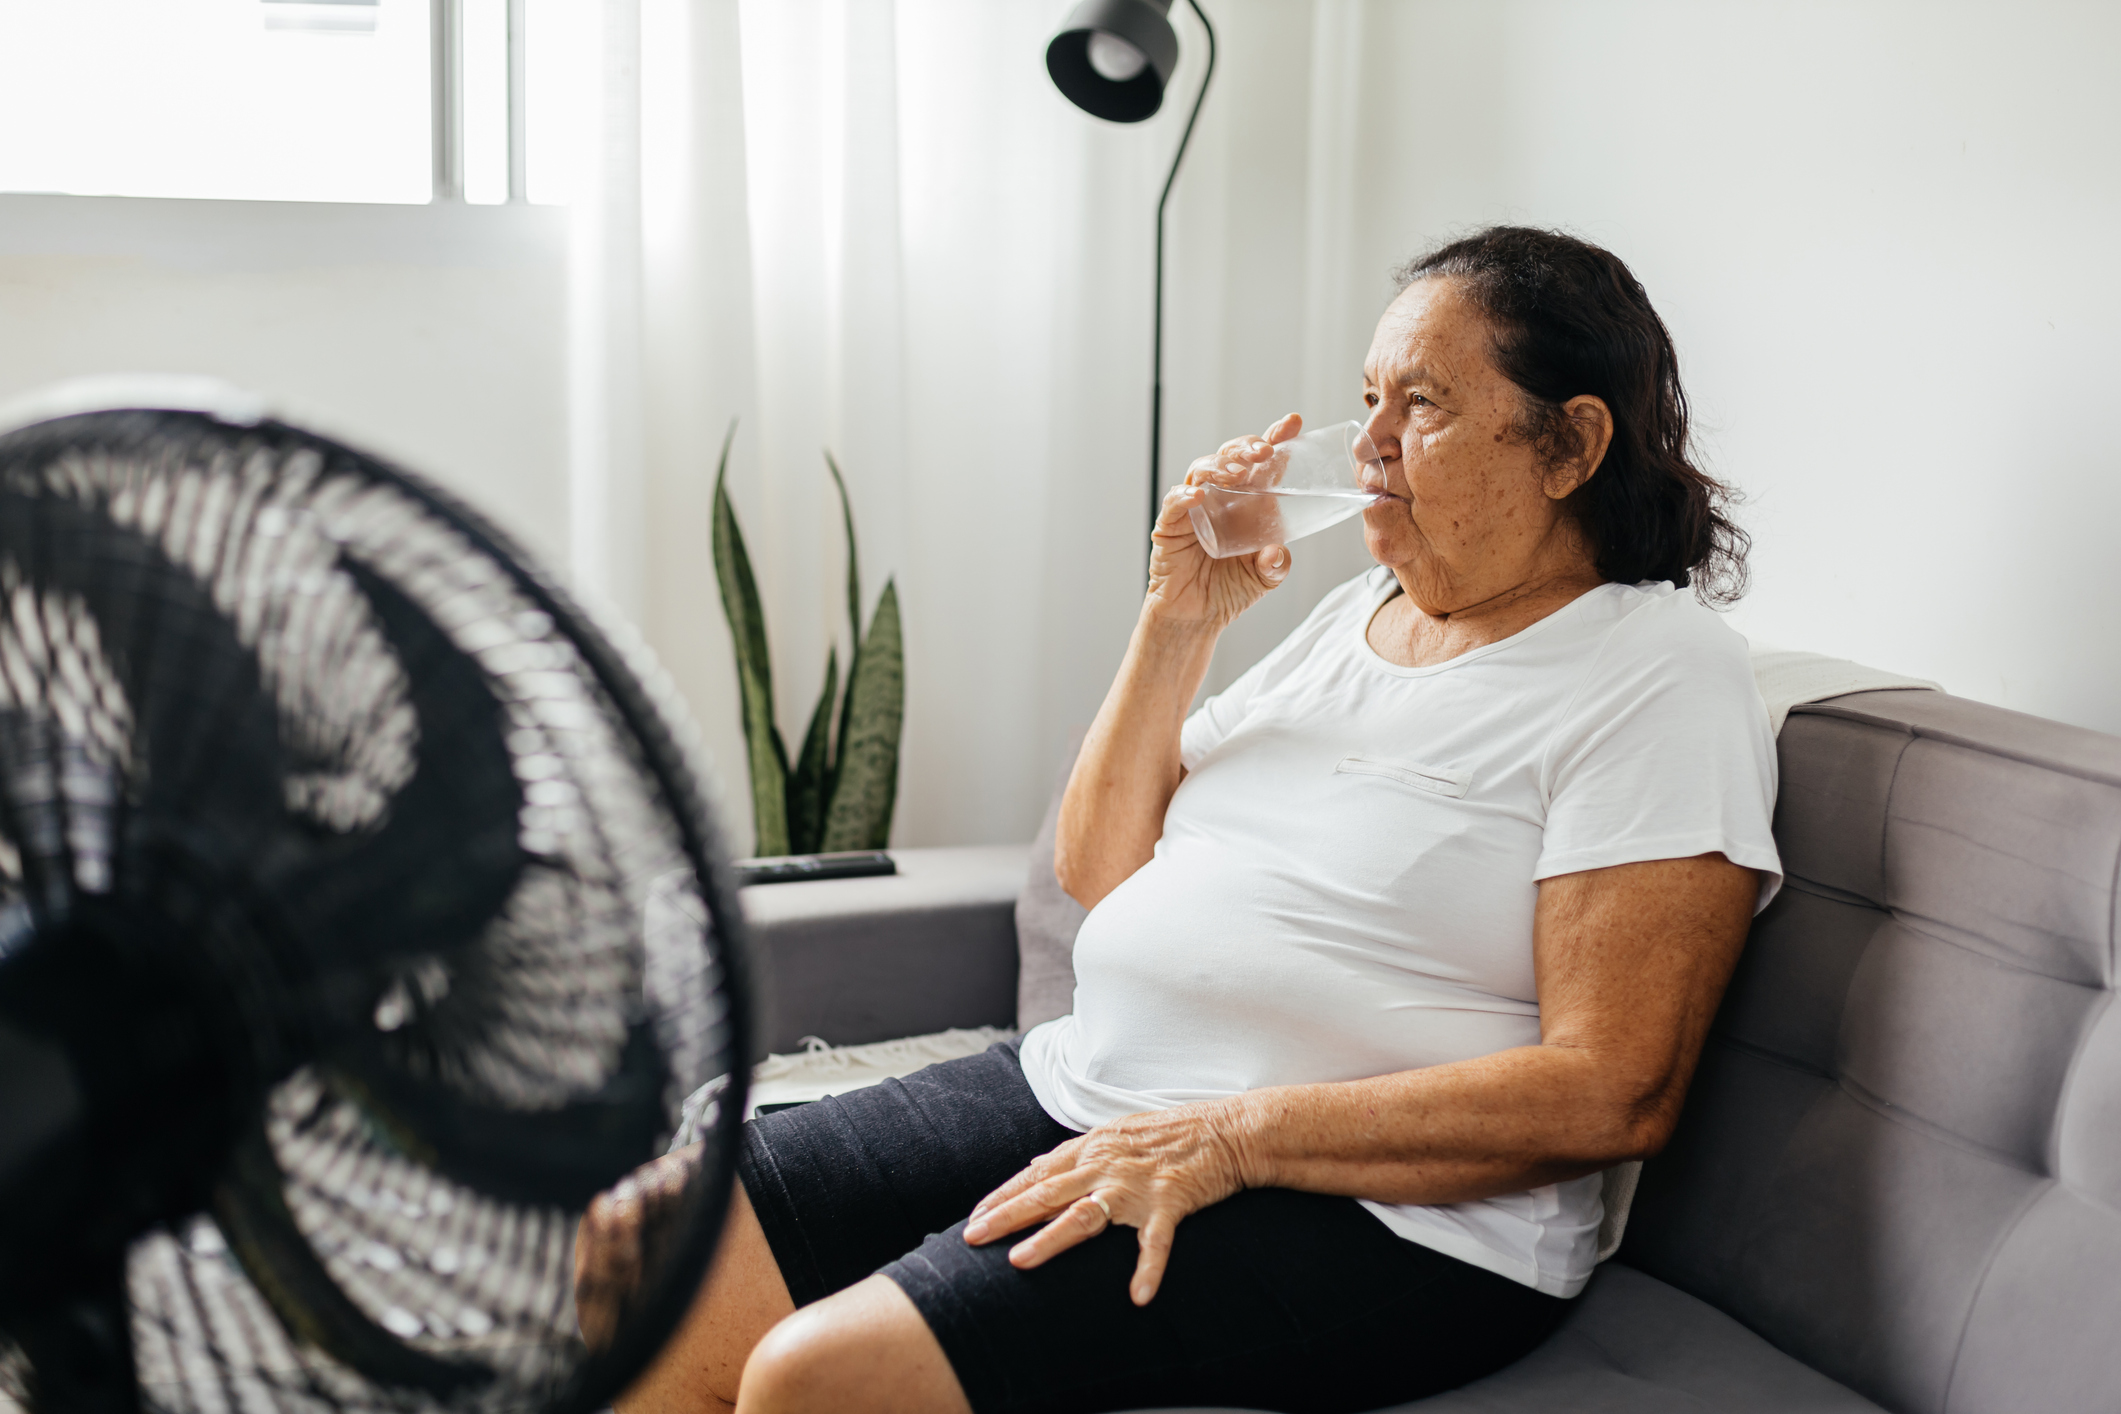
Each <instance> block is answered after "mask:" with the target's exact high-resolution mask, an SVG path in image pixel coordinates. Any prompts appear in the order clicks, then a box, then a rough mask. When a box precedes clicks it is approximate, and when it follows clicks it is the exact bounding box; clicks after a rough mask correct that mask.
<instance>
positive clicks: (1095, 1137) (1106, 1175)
mask: <svg viewBox="0 0 2121 1414" xmlns="http://www.w3.org/2000/svg"><path fill="white" fill-rule="evenodd" d="M1233 1113H1234V1112H1233V1110H1232V1107H1231V1106H1230V1105H1228V1104H1227V1103H1226V1102H1222V1101H1215V1102H1210V1103H1207V1104H1196V1105H1181V1106H1180V1107H1178V1108H1177V1109H1170V1110H1151V1111H1149V1112H1148V1113H1146V1114H1137V1115H1128V1116H1127V1117H1126V1118H1125V1119H1120V1120H1114V1121H1113V1122H1112V1123H1111V1124H1104V1125H1099V1126H1098V1127H1097V1128H1096V1129H1093V1130H1091V1131H1090V1132H1089V1133H1088V1134H1085V1135H1083V1136H1082V1137H1081V1138H1080V1139H1071V1140H1069V1141H1068V1142H1067V1143H1065V1144H1063V1145H1061V1146H1060V1147H1059V1148H1057V1149H1055V1150H1053V1151H1052V1152H1051V1153H1049V1154H1042V1155H1040V1156H1039V1157H1038V1158H1036V1159H1034V1160H1032V1162H1031V1165H1030V1167H1028V1168H1026V1169H1025V1170H1024V1171H1023V1172H1022V1173H1020V1174H1018V1175H1017V1176H1016V1177H1014V1178H1012V1179H1010V1180H1009V1181H1008V1182H1007V1183H1005V1184H1003V1185H1002V1186H1001V1187H999V1188H997V1189H995V1190H994V1191H993V1192H992V1193H990V1194H988V1195H987V1196H986V1197H984V1198H982V1199H980V1201H979V1204H978V1206H977V1207H975V1208H973V1210H972V1220H971V1221H970V1222H969V1223H967V1224H966V1226H965V1240H966V1241H967V1242H969V1243H972V1244H973V1245H975V1246H978V1245H981V1244H984V1243H988V1242H992V1241H994V1240H995V1239H996V1238H999V1237H1003V1236H1006V1235H1007V1234H1009V1233H1012V1232H1016V1231H1018V1230H1019V1229H1022V1228H1025V1227H1028V1226H1030V1225H1031V1224H1033V1223H1036V1222H1041V1221H1044V1222H1045V1223H1046V1225H1045V1226H1044V1227H1043V1228H1040V1229H1039V1230H1038V1231H1037V1232H1036V1233H1034V1234H1032V1235H1031V1236H1030V1237H1028V1238H1026V1239H1024V1240H1023V1241H1022V1242H1019V1243H1017V1244H1016V1246H1015V1247H1013V1248H1011V1249H1010V1251H1009V1261H1010V1263H1011V1265H1013V1266H1017V1267H1022V1268H1027V1269H1028V1268H1031V1267H1036V1266H1038V1265H1040V1264H1041V1263H1043V1262H1045V1261H1047V1260H1048V1259H1050V1258H1052V1257H1054V1256H1056V1255H1058V1254H1059V1253H1062V1252H1065V1251H1067V1250H1068V1249H1069V1248H1070V1247H1073V1246H1075V1245H1076V1244H1077V1243H1079V1242H1087V1241H1089V1240H1090V1239H1091V1238H1093V1237H1095V1236H1097V1235H1098V1234H1099V1233H1101V1232H1103V1231H1104V1230H1105V1228H1106V1227H1107V1226H1109V1225H1111V1224H1112V1223H1119V1224H1123V1225H1124V1226H1127V1227H1132V1228H1136V1229H1138V1230H1139V1232H1140V1239H1139V1240H1140V1244H1141V1256H1140V1258H1139V1259H1138V1260H1137V1261H1136V1262H1135V1264H1134V1279H1133V1281H1132V1282H1130V1283H1129V1284H1128V1294H1129V1295H1131V1296H1132V1297H1133V1298H1134V1304H1135V1305H1137V1306H1146V1305H1148V1304H1149V1301H1150V1299H1151V1298H1152V1297H1154V1296H1155V1295H1156V1289H1157V1287H1159V1286H1161V1285H1162V1284H1163V1279H1164V1267H1165V1265H1166V1264H1167V1263H1168V1262H1169V1261H1170V1259H1171V1240H1172V1236H1173V1234H1174V1233H1175V1232H1176V1231H1177V1229H1178V1224H1179V1222H1180V1220H1181V1219H1183V1218H1185V1217H1187V1216H1188V1215H1190V1214H1193V1213H1197V1212H1199V1211H1200V1210H1201V1209H1202V1208H1205V1207H1208V1206H1210V1205H1211V1204H1215V1203H1220V1202H1221V1201H1222V1200H1223V1199H1225V1198H1227V1197H1229V1196H1230V1195H1231V1194H1233V1193H1235V1192H1237V1191H1238V1190H1239V1189H1241V1188H1244V1187H1246V1186H1247V1184H1246V1182H1245V1178H1244V1169H1243V1164H1242V1162H1241V1156H1240V1146H1239V1144H1238V1142H1237V1139H1236V1137H1235V1134H1234V1130H1235V1125H1234V1124H1233V1122H1232V1121H1233ZM1093 1194H1094V1195H1095V1198H1093V1197H1092V1195H1093ZM1099 1200H1102V1203H1103V1206H1102V1207H1100V1206H1099ZM1108 1209H1109V1210H1110V1218H1109V1219H1108V1218H1107V1216H1106V1210H1108ZM1049 1220H1050V1221H1049Z"/></svg>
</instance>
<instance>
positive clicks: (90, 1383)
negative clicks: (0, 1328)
mask: <svg viewBox="0 0 2121 1414" xmlns="http://www.w3.org/2000/svg"><path fill="white" fill-rule="evenodd" d="M9 1334H11V1335H12V1336H13V1337H14V1338H15V1342H16V1344H18V1345H20V1346H21V1347H22V1353H23V1354H24V1355H25V1356H27V1357H28V1358H29V1365H30V1379H29V1398H30V1408H31V1409H32V1410H33V1411H34V1414H140V1389H139V1385H138V1383H137V1381H136V1379H135V1377H134V1370H133V1333H132V1322H131V1319H130V1317H129V1316H128V1315H127V1308H126V1302H125V1274H124V1271H123V1269H122V1268H121V1269H120V1270H119V1271H116V1272H112V1273H109V1274H107V1275H106V1276H104V1277H103V1278H102V1279H101V1280H99V1281H97V1282H96V1283H94V1290H93V1294H91V1295H88V1296H83V1297H77V1298H75V1299H74V1300H71V1301H65V1302H61V1303H59V1304H57V1305H56V1306H55V1307H53V1308H52V1309H50V1310H47V1311H44V1312H41V1313H40V1314H39V1315H38V1316H37V1317H36V1318H35V1319H33V1320H28V1321H24V1322H22V1323H20V1324H19V1325H17V1326H16V1327H15V1328H14V1329H13V1330H12V1331H10V1332H9Z"/></svg>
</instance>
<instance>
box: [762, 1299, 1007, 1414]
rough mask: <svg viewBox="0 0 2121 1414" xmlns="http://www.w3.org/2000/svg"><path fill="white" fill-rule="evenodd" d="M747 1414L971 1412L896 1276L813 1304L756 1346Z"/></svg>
mask: <svg viewBox="0 0 2121 1414" xmlns="http://www.w3.org/2000/svg"><path fill="white" fill-rule="evenodd" d="M737 1409H738V1411H739V1414H826V1411H830V1414H901V1411H904V1414H914V1411H922V1414H927V1412H928V1411H936V1414H970V1411H971V1406H970V1405H968V1404H967V1403H966V1402H965V1393H964V1390H963V1388H962V1387H960V1386H959V1384H958V1382H957V1374H956V1372H955V1371H953V1370H952V1369H951V1368H950V1361H949V1357H947V1356H945V1355H944V1354H943V1350H942V1347H941V1346H940V1345H938V1344H937V1343H936V1340H935V1336H934V1334H933V1333H932V1332H931V1331H930V1330H929V1329H928V1324H927V1322H926V1321H924V1320H922V1319H921V1314H920V1312H919V1311H918V1310H917V1309H916V1308H915V1307H914V1305H913V1303H912V1301H910V1300H909V1299H908V1298H907V1297H906V1294H905V1293H904V1292H903V1291H901V1290H899V1288H898V1286H897V1285H896V1284H895V1283H893V1282H892V1281H891V1280H890V1278H888V1277H881V1276H876V1277H870V1278H869V1279H867V1280H866V1281H862V1282H858V1283H856V1284H855V1285H854V1286H851V1287H849V1288H848V1289H847V1290H845V1291H842V1292H840V1293H839V1294H838V1295H837V1296H832V1297H828V1298H826V1299H825V1300H823V1301H820V1302H817V1303H816V1304H814V1305H810V1306H805V1307H804V1308H803V1309H801V1310H800V1311H797V1312H795V1313H794V1314H793V1315H791V1316H789V1317H788V1318H787V1319H786V1320H784V1321H782V1322H781V1323H780V1324H779V1325H776V1326H775V1327H774V1328H773V1329H772V1330H771V1331H769V1332H768V1333H767V1334H766V1336H765V1338H764V1339H762V1340H761V1341H759V1343H758V1346H757V1347H756V1348H755V1349H754V1350H753V1351H752V1352H751V1359H750V1361H749V1362H748V1363H746V1365H745V1366H744V1380H743V1386H742V1390H741V1393H740V1395H739V1397H738V1400H737Z"/></svg>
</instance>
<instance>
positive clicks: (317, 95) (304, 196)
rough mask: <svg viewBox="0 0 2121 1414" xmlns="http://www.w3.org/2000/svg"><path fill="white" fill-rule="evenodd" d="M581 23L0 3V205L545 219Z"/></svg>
mask: <svg viewBox="0 0 2121 1414" xmlns="http://www.w3.org/2000/svg"><path fill="white" fill-rule="evenodd" d="M586 8H588V7H585V6H583V5H581V4H579V3H578V0H0V192H59V193H68V194H75V195H86V196H163V197H208V198H221V199H237V200H253V201H347V202H394V203H417V202H426V201H430V200H433V199H434V197H435V195H436V193H437V192H438V191H440V192H445V193H451V194H461V196H462V197H463V198H464V199H465V200H467V201H470V202H473V203H476V204H494V203H499V202H505V201H507V200H508V199H509V198H510V195H511V193H515V194H519V195H527V196H529V197H530V198H531V199H533V200H537V201H545V202H562V201H565V200H566V186H567V181H566V179H567V173H568V169H569V168H570V167H571V166H572V161H571V157H572V152H571V148H572V145H573V142H574V137H575V131H576V128H575V124H574V122H573V121H572V120H573V116H574V110H575V109H576V107H577V102H576V99H575V96H574V95H575V93H576V92H577V89H578V87H579V75H578V74H577V72H576V71H577V69H578V68H579V66H580V65H581V64H582V62H583V61H584V59H585V57H586V56H587V53H588V52H589V51H588V50H587V49H585V47H584V45H583V41H584V40H585V39H587V38H590V37H592V36H591V35H590V33H588V32H587V27H586V26H585V25H584V24H583V22H582V19H581V13H582V12H583V11H584V10H585V9H586ZM526 21H527V23H526ZM526 30H527V32H528V35H529V37H530V38H531V39H532V40H533V42H531V43H527V44H526V43H524V42H522V41H523V38H524V36H525V32H526ZM538 40H542V41H543V42H542V43H540V42H535V41H538ZM517 95H520V96H521V98H522V100H523V101H520V102H515V101H512V97H513V96H517ZM438 113H439V114H440V115H441V116H442V117H443V118H444V119H445V120H446V121H445V122H443V123H442V124H441V125H440V127H441V131H440V133H439V134H438V133H437V124H436V121H435V119H436V116H437V114H438ZM541 143H542V150H541ZM526 149H527V150H528V152H529V153H530V154H531V155H533V156H534V157H535V159H536V160H532V161H529V162H525V161H524V160H523V156H524V154H525V150H526Z"/></svg>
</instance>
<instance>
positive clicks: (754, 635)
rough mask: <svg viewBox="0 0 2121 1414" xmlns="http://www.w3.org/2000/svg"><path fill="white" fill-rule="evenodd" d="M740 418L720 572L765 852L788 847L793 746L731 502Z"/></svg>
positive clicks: (717, 495)
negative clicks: (779, 718)
mask: <svg viewBox="0 0 2121 1414" xmlns="http://www.w3.org/2000/svg"><path fill="white" fill-rule="evenodd" d="M735 439H736V423H735V422H733V421H732V422H731V423H730V424H729V432H728V435H727V436H725V437H723V438H722V458H721V462H720V464H719V465H717V466H716V468H715V473H714V532H713V540H714V577H715V581H716V583H717V584H718V585H720V587H721V591H722V612H723V613H724V614H725V615H727V616H728V619H729V638H730V641H731V642H732V643H733V644H734V645H735V648H736V675H737V688H738V692H739V693H740V694H741V698H742V703H743V711H744V754H745V757H746V761H747V764H748V765H749V766H750V768H751V820H752V825H753V828H754V830H755V832H756V834H757V837H758V838H757V843H756V844H755V845H754V846H753V848H754V849H755V850H756V851H757V852H758V853H760V854H786V853H788V852H789V850H788V794H787V789H788V748H787V746H786V745H785V744H784V743H783V742H782V741H781V732H780V728H779V727H777V726H775V725H774V721H773V716H774V713H773V660H772V656H771V654H770V652H769V651H768V649H767V646H766V611H765V608H764V606H763V605H762V604H760V602H759V587H758V582H757V581H756V580H755V579H753V578H752V574H751V556H750V555H749V553H747V552H746V551H745V549H744V535H743V532H742V531H740V530H738V529H737V523H736V508H735V507H734V506H733V505H731V504H730V501H729V488H728V485H727V481H728V475H729V446H730V443H731V442H733V441H734V440H735Z"/></svg>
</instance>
